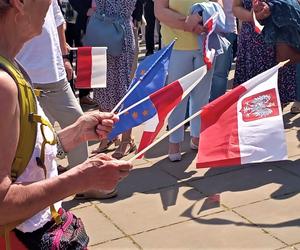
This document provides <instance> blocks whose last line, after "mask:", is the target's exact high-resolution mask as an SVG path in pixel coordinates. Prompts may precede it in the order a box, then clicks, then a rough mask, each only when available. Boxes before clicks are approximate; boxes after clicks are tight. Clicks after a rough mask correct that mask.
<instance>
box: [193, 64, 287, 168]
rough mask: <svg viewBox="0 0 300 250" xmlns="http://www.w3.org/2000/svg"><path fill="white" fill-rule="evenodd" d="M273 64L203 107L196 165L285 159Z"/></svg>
mask: <svg viewBox="0 0 300 250" xmlns="http://www.w3.org/2000/svg"><path fill="white" fill-rule="evenodd" d="M281 66H282V65H280V64H279V65H277V66H275V67H273V68H271V69H269V70H267V71H265V72H263V73H261V74H260V75H257V76H256V77H254V78H252V79H250V80H249V81H247V82H245V83H244V84H241V85H240V86H238V87H236V88H234V89H233V90H231V91H230V92H227V93H226V94H225V95H223V96H222V97H220V98H218V99H216V100H215V101H213V102H211V103H210V104H208V105H207V106H205V107H204V108H203V111H202V113H201V133H200V139H199V151H198V157H197V167H198V168H206V167H225V166H233V165H241V164H246V163H255V162H267V161H279V160H286V159H287V146H286V141H285V134H284V127H283V119H282V111H281V105H280V99H279V94H278V89H277V78H278V69H279V68H280V67H281Z"/></svg>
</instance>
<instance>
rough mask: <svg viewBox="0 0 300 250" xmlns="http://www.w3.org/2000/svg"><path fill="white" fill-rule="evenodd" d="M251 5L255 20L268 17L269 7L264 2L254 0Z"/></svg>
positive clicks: (269, 13)
mask: <svg viewBox="0 0 300 250" xmlns="http://www.w3.org/2000/svg"><path fill="white" fill-rule="evenodd" d="M252 7H253V11H254V13H255V16H256V18H257V20H262V19H265V18H268V17H269V16H270V15H271V10H270V7H269V5H268V4H267V3H266V2H262V1H260V0H254V1H253V3H252Z"/></svg>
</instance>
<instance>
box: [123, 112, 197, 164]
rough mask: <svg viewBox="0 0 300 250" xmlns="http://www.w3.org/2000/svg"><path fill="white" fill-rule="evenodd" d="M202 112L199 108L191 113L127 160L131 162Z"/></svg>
mask: <svg viewBox="0 0 300 250" xmlns="http://www.w3.org/2000/svg"><path fill="white" fill-rule="evenodd" d="M201 113H202V109H200V110H199V111H198V112H196V113H195V114H193V115H192V116H190V117H189V118H187V119H186V120H184V121H183V122H181V123H180V124H178V125H177V126H175V127H174V128H172V129H171V130H169V131H168V132H167V133H165V134H164V135H163V136H162V137H160V138H158V139H157V140H156V141H154V142H152V143H151V144H150V145H148V146H147V147H146V148H144V149H143V150H142V151H140V152H139V153H137V154H136V155H134V156H133V157H132V158H131V159H130V160H129V162H133V161H134V160H136V159H137V158H139V157H140V156H141V155H143V154H145V153H146V152H147V151H148V150H149V149H150V148H152V147H154V146H155V145H156V144H158V143H159V142H161V141H162V140H163V139H165V138H166V137H168V136H169V135H170V134H172V133H173V132H174V131H176V130H177V129H179V128H180V127H182V126H183V125H184V124H185V123H187V122H189V121H191V120H193V119H194V118H195V117H197V116H198V115H200V114H201Z"/></svg>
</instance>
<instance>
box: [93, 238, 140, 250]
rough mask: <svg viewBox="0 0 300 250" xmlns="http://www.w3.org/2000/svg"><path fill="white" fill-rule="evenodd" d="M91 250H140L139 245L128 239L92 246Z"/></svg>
mask: <svg viewBox="0 0 300 250" xmlns="http://www.w3.org/2000/svg"><path fill="white" fill-rule="evenodd" d="M89 249H90V250H100V249H112V250H113V249H122V250H127V249H130V250H133V249H140V248H139V247H138V246H137V245H135V244H134V243H133V242H132V240H130V239H128V238H123V239H119V240H113V241H109V242H106V243H103V244H99V245H96V246H90V247H89Z"/></svg>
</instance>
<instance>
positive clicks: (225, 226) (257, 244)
mask: <svg viewBox="0 0 300 250" xmlns="http://www.w3.org/2000/svg"><path fill="white" fill-rule="evenodd" d="M132 238H133V239H134V240H135V241H136V242H137V243H138V244H139V245H141V246H142V248H143V249H145V250H146V249H222V250H223V249H278V248H281V247H284V244H282V243H281V242H280V241H278V240H276V239H274V238H273V237H271V236H270V235H268V234H266V233H264V232H263V231H262V230H261V229H259V228H255V227H252V226H251V225H249V224H248V223H247V222H246V221H245V220H244V219H242V218H241V217H239V216H237V215H236V214H234V213H232V212H224V213H218V214H214V215H211V216H207V217H205V218H198V219H196V220H193V221H188V222H184V223H179V224H175V225H170V226H168V227H164V228H159V229H157V230H152V231H148V232H145V233H143V234H138V235H134V236H132Z"/></svg>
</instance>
